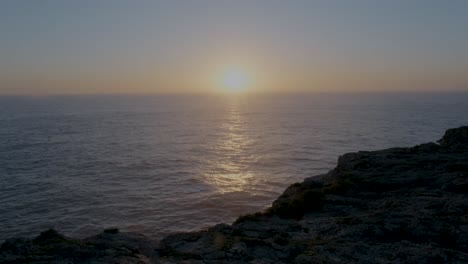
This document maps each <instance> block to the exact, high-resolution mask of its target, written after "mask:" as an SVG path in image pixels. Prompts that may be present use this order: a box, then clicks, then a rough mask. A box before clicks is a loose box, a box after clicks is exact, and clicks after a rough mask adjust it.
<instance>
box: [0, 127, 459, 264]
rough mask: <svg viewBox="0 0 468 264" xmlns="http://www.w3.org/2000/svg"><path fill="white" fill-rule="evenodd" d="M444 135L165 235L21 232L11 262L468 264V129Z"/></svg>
mask: <svg viewBox="0 0 468 264" xmlns="http://www.w3.org/2000/svg"><path fill="white" fill-rule="evenodd" d="M438 143H439V144H436V143H427V144H422V145H418V146H415V147H410V148H392V149H386V150H381V151H372V152H368V151H361V152H357V153H348V154H345V155H343V156H341V157H339V159H338V165H337V166H336V168H335V169H333V170H331V171H330V172H328V173H327V174H324V175H319V176H315V177H310V178H307V179H305V180H304V181H303V182H302V183H295V184H293V185H291V186H289V187H288V188H287V189H286V190H285V192H284V193H283V194H282V195H281V196H280V197H279V198H278V199H277V200H275V201H274V202H273V204H272V206H271V208H269V209H267V210H266V211H265V212H261V213H256V214H253V215H245V216H241V217H239V218H238V219H237V220H236V221H235V222H234V223H233V224H232V225H227V224H219V225H216V226H214V227H212V228H209V229H208V230H203V231H199V232H194V233H180V234H173V235H170V236H168V237H166V238H164V239H162V240H161V241H160V242H159V243H156V242H154V241H151V240H150V239H148V238H146V237H144V236H142V235H137V234H129V233H120V232H118V230H106V231H105V232H104V233H102V234H99V235H97V236H94V237H91V238H88V239H84V240H74V239H71V238H67V237H64V236H62V235H60V234H58V233H56V232H55V231H53V230H49V231H46V232H43V233H42V234H41V235H39V236H38V237H36V238H35V239H32V240H31V239H22V238H12V239H9V240H7V241H5V242H4V243H3V244H2V245H1V248H0V262H1V263H258V264H260V263H468V195H467V194H468V127H460V128H456V129H449V130H447V132H446V133H445V135H444V137H443V138H442V139H441V140H439V141H438Z"/></svg>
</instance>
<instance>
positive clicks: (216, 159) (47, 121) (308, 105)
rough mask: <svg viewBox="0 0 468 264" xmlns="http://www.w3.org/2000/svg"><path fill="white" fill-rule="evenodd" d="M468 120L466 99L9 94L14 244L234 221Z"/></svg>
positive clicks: (2, 158) (1, 230) (8, 206)
mask: <svg viewBox="0 0 468 264" xmlns="http://www.w3.org/2000/svg"><path fill="white" fill-rule="evenodd" d="M461 125H468V94H466V93H428V94H422V93H421V94H417V93H388V94H274V95H266V94H264V95H132V96H130V95H128V96H127V95H93V96H91V95H90V96H29V97H28V96H3V97H0V205H1V206H0V241H3V240H4V239H6V238H8V237H11V236H14V235H18V236H28V237H30V236H33V235H37V234H38V233H39V232H41V231H43V230H45V229H47V228H55V229H57V230H58V231H59V232H61V233H64V234H66V235H69V236H73V237H77V238H81V237H86V236H89V235H93V234H97V233H98V232H101V231H102V230H103V229H104V228H110V227H118V228H119V229H120V230H121V231H131V232H139V233H142V234H145V235H148V236H150V237H152V238H155V239H159V238H162V236H164V235H167V234H168V233H172V232H178V231H191V230H198V229H201V228H205V227H207V226H210V225H213V224H216V223H221V222H224V223H231V222H232V221H234V220H235V219H236V218H237V217H238V216H239V215H242V214H247V213H253V212H256V211H260V210H263V209H265V208H267V207H268V206H269V205H271V203H272V201H273V200H274V199H276V197H277V196H278V195H279V194H281V193H282V191H283V190H284V189H285V188H286V187H287V186H289V185H290V184H292V183H294V182H298V181H302V180H303V179H304V178H306V177H310V176H314V175H319V174H323V173H326V172H327V171H328V170H330V169H332V168H333V167H334V166H335V165H336V161H337V158H338V156H339V155H341V154H344V153H346V152H354V151H358V150H378V149H383V148H388V147H396V146H412V145H415V144H419V143H425V142H429V141H435V140H437V139H439V138H441V137H442V135H443V133H444V131H445V130H446V129H448V128H452V127H458V126H461Z"/></svg>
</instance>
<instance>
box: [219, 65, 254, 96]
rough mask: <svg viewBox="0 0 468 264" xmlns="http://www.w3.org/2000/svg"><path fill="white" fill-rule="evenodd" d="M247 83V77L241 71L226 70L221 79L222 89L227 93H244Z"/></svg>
mask: <svg viewBox="0 0 468 264" xmlns="http://www.w3.org/2000/svg"><path fill="white" fill-rule="evenodd" d="M249 81H250V80H249V76H248V75H247V74H246V73H245V72H244V71H242V70H241V69H228V70H226V71H225V72H224V73H223V75H222V77H221V83H222V87H223V89H224V90H225V91H228V92H241V91H245V90H246V89H247V88H248V86H249Z"/></svg>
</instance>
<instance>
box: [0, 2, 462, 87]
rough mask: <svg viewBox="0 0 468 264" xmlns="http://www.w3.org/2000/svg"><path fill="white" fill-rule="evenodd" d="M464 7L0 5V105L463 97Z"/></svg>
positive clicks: (382, 4) (367, 4) (399, 4)
mask: <svg viewBox="0 0 468 264" xmlns="http://www.w3.org/2000/svg"><path fill="white" fill-rule="evenodd" d="M467 12H468V1H458V0H452V1H429V0H426V1H416V0H413V1H411V0H408V1H398V0H395V1H370V0H369V1H366V0H361V1H360V0H357V1H345V0H342V1H340V0H336V1H334V0H329V1H312V0H292V1H279V0H269V1H267V0H264V1H260V0H239V1H228V0H199V1H188V0H187V1H183V0H172V1H169V0H168V1H144V0H135V1H121V0H97V1H90V0H83V1H71V0H68V1H67V0H62V1H58V0H57V1H51V0H42V1H34V0H30V1H26V0H2V1H0V34H1V44H0V70H1V71H0V72H1V73H0V78H1V79H0V93H1V94H43V93H45V94H48V93H65V94H68V93H114V92H115V93H134V92H135V93H141V92H143V93H147V92H155V93H157V92H207V91H214V90H216V87H215V86H216V85H215V84H214V83H215V82H213V79H215V78H216V77H217V75H220V72H222V71H223V68H225V67H228V66H229V65H237V66H239V67H241V68H242V67H243V68H245V71H247V72H249V74H250V75H252V76H254V78H256V79H257V82H256V83H255V85H253V86H254V87H252V90H258V91H283V92H285V91H286V92H287V91H291V92H292V91H387V90H390V91H394V90H395V91H402V90H403V91H406V90H422V91H425V90H468V77H467V76H468V48H467V47H468V29H467V25H468V16H467V15H466V14H467Z"/></svg>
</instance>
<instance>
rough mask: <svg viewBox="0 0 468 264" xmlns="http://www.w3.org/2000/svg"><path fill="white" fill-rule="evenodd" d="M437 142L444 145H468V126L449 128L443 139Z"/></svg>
mask: <svg viewBox="0 0 468 264" xmlns="http://www.w3.org/2000/svg"><path fill="white" fill-rule="evenodd" d="M437 142H438V143H439V144H440V145H441V146H442V147H458V146H464V147H468V126H462V127H459V128H452V129H448V130H447V131H445V135H444V136H443V137H442V139H440V140H439V141H437Z"/></svg>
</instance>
